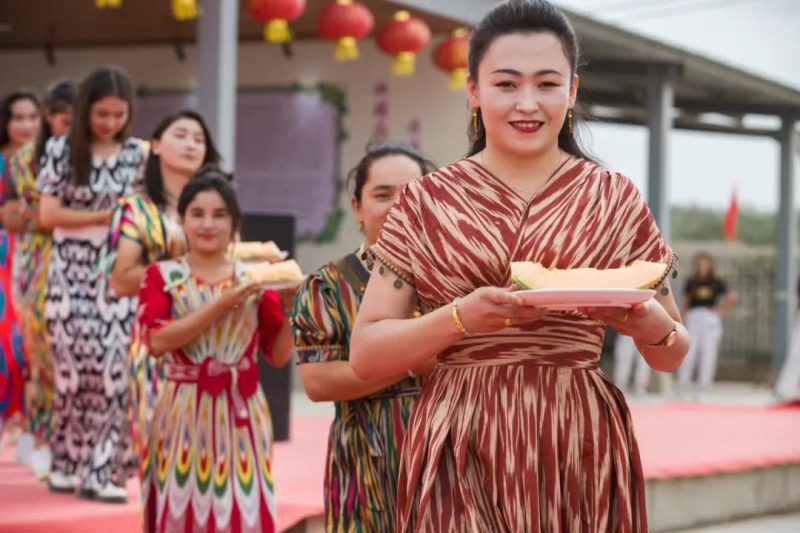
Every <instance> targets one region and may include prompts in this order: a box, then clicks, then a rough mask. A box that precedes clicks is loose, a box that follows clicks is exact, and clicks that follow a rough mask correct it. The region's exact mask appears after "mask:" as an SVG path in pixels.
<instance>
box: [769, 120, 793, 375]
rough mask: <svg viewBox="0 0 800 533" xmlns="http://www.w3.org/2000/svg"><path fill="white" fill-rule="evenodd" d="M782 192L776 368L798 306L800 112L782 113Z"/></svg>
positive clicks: (783, 354)
mask: <svg viewBox="0 0 800 533" xmlns="http://www.w3.org/2000/svg"><path fill="white" fill-rule="evenodd" d="M781 118H782V121H783V125H782V127H781V131H780V134H779V136H778V141H779V143H780V192H779V195H778V257H777V264H776V273H775V274H776V276H775V316H774V317H773V324H774V325H775V331H774V335H775V337H774V340H773V345H774V346H773V357H772V365H773V370H776V371H777V370H780V368H781V365H782V364H783V362H784V361H785V360H786V355H787V354H788V352H789V340H790V337H791V332H792V320H793V318H794V312H795V309H796V307H797V298H796V294H797V259H796V258H797V211H796V210H795V206H794V163H795V161H794V158H795V150H796V148H797V142H796V140H797V139H796V134H795V131H794V127H795V124H796V122H797V120H798V117H797V116H792V115H788V116H784V117H781Z"/></svg>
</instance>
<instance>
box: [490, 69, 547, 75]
mask: <svg viewBox="0 0 800 533" xmlns="http://www.w3.org/2000/svg"><path fill="white" fill-rule="evenodd" d="M492 74H511V75H512V76H522V75H523V74H522V72H520V71H518V70H514V69H513V68H501V69H498V70H495V71H494V72H492ZM546 74H558V75H559V76H561V75H562V74H561V73H560V72H559V71H557V70H553V69H543V70H537V71H536V72H534V73H533V75H534V76H544V75H546Z"/></svg>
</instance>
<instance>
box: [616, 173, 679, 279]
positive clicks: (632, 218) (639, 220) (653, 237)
mask: <svg viewBox="0 0 800 533" xmlns="http://www.w3.org/2000/svg"><path fill="white" fill-rule="evenodd" d="M620 179H621V180H622V191H621V194H622V213H621V215H622V216H624V217H625V220H626V221H627V224H626V225H627V227H628V231H629V232H630V233H629V235H631V236H632V238H631V239H630V242H631V247H630V252H629V254H628V260H627V262H626V263H627V264H630V263H632V262H633V261H636V260H637V259H640V260H642V261H650V262H653V263H666V264H668V265H670V268H671V267H672V260H673V255H672V249H671V248H670V247H669V246H667V243H666V242H664V239H663V237H662V236H661V232H660V231H659V230H658V226H657V225H656V219H655V218H654V217H653V213H651V212H650V208H649V207H647V203H646V202H645V201H644V198H643V197H642V194H641V193H640V192H639V189H638V188H637V187H636V185H634V184H633V182H632V181H630V180H629V179H628V178H625V177H621V176H620ZM660 283H661V281H659V284H660Z"/></svg>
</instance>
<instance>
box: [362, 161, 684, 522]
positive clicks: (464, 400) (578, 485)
mask: <svg viewBox="0 0 800 533" xmlns="http://www.w3.org/2000/svg"><path fill="white" fill-rule="evenodd" d="M373 252H374V254H375V256H376V257H377V258H378V259H379V260H381V261H383V262H384V263H385V264H386V265H388V266H389V267H390V268H391V269H393V270H394V271H395V272H396V273H397V274H398V275H400V276H402V277H404V278H405V279H407V280H408V281H409V282H411V283H413V285H414V286H415V288H416V290H417V293H418V295H419V297H420V299H421V301H422V302H423V304H424V305H425V307H426V308H429V309H436V308H439V307H442V306H446V305H449V304H450V302H452V301H453V299H454V298H456V297H463V296H466V295H467V294H469V293H470V292H472V291H473V290H475V289H477V288H479V287H483V286H499V287H505V286H508V285H509V284H510V263H511V262H512V261H534V262H539V263H542V264H543V265H544V266H546V267H550V268H577V267H595V268H615V267H622V266H624V265H626V264H628V263H630V262H632V261H634V260H636V259H644V260H648V261H660V262H665V263H671V261H672V253H671V251H670V249H669V248H668V247H667V246H666V244H665V243H664V241H663V240H662V238H661V236H660V234H659V232H658V229H657V227H656V224H655V222H654V220H653V217H652V215H651V213H650V211H649V209H648V208H647V205H646V204H645V202H644V201H643V199H642V197H641V195H640V194H639V192H638V190H637V189H636V187H635V186H634V185H633V183H631V182H630V181H629V180H628V179H627V178H625V177H623V176H620V175H614V174H611V173H609V172H607V171H605V170H603V169H601V168H599V167H598V166H596V165H595V164H593V163H590V162H588V161H585V160H581V159H577V158H571V159H569V160H567V161H566V162H565V163H564V164H563V165H562V166H561V167H560V168H559V169H558V170H557V171H556V172H555V173H554V174H553V175H552V176H551V177H550V178H549V180H548V181H547V182H546V183H545V184H544V186H543V187H542V188H541V189H540V190H539V192H538V193H536V194H534V195H533V196H532V197H530V198H526V197H523V196H521V195H520V194H519V193H518V192H517V191H515V190H514V189H512V188H511V187H509V186H508V185H506V184H505V183H504V182H503V181H502V180H500V179H499V178H497V177H495V176H493V175H492V174H491V173H490V172H489V171H487V170H486V169H485V168H483V167H482V166H480V165H478V164H477V163H475V162H473V161H471V160H464V161H461V162H459V163H456V164H453V165H451V166H449V167H446V168H444V169H441V170H439V171H437V172H434V173H433V174H430V175H428V176H425V177H423V178H422V179H420V180H417V181H414V182H412V183H411V184H409V185H408V187H407V188H406V189H405V191H404V193H403V194H402V195H401V197H400V198H399V200H398V202H397V203H396V204H395V206H394V207H393V209H392V211H391V212H390V214H389V217H388V219H387V221H386V224H385V225H384V228H383V233H382V234H381V237H380V239H379V241H378V244H377V245H376V246H375V247H374V248H373ZM454 327H455V326H454ZM604 331H605V327H604V325H603V324H602V323H600V322H597V321H594V320H591V319H589V318H587V317H586V316H585V315H581V314H580V313H577V312H571V311H570V312H568V311H551V312H548V313H546V314H545V315H544V317H543V318H542V319H540V320H539V321H537V322H535V323H532V324H529V325H526V326H523V327H511V328H507V329H503V330H500V331H497V332H495V333H490V334H474V335H468V336H466V337H464V338H463V339H462V340H461V341H459V342H457V343H455V344H454V345H452V346H450V347H449V348H447V349H446V350H444V351H443V352H442V353H441V354H440V355H439V362H438V364H437V367H436V369H435V370H434V372H433V374H432V375H431V376H430V377H429V379H428V382H427V383H426V386H425V388H424V390H423V392H422V394H421V395H420V397H419V400H418V401H417V405H416V406H415V408H414V413H413V414H412V417H411V421H410V423H409V428H408V431H407V433H406V441H405V443H404V445H403V457H402V464H401V467H400V480H399V488H398V529H397V530H398V531H402V532H406V531H415V532H417V531H425V532H427V531H436V532H438V533H451V532H452V533H456V532H458V533H460V532H462V531H498V532H499V531H515V532H523V531H532V532H533V531H536V532H539V531H542V532H544V531H547V532H606V531H613V532H615V533H632V532H644V531H646V530H647V517H646V510H645V494H644V490H645V483H644V476H643V474H642V466H641V461H640V458H639V450H638V448H637V445H636V439H635V438H634V433H633V426H632V423H631V417H630V413H629V411H628V407H627V405H626V403H625V398H624V397H623V395H622V394H621V393H620V391H619V390H618V389H617V388H616V387H615V386H614V385H613V383H612V382H611V381H610V380H609V379H608V378H607V377H606V376H605V375H604V374H603V373H602V372H601V371H600V370H599V368H598V361H599V358H600V352H601V348H602V343H603V334H604ZM375 357H380V354H375Z"/></svg>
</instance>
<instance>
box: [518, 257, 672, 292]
mask: <svg viewBox="0 0 800 533" xmlns="http://www.w3.org/2000/svg"><path fill="white" fill-rule="evenodd" d="M666 271H667V265H665V264H664V263H650V262H648V261H634V262H633V263H631V264H630V265H628V266H626V267H623V268H610V269H606V270H598V269H596V268H573V269H568V270H559V269H549V268H545V267H544V266H542V265H541V264H540V263H531V262H529V261H528V262H518V263H511V279H512V281H513V283H514V284H515V285H517V286H518V287H519V288H520V289H649V288H650V287H652V286H653V285H655V284H656V283H658V282H659V281H661V279H662V278H663V277H664V274H665V273H666Z"/></svg>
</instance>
